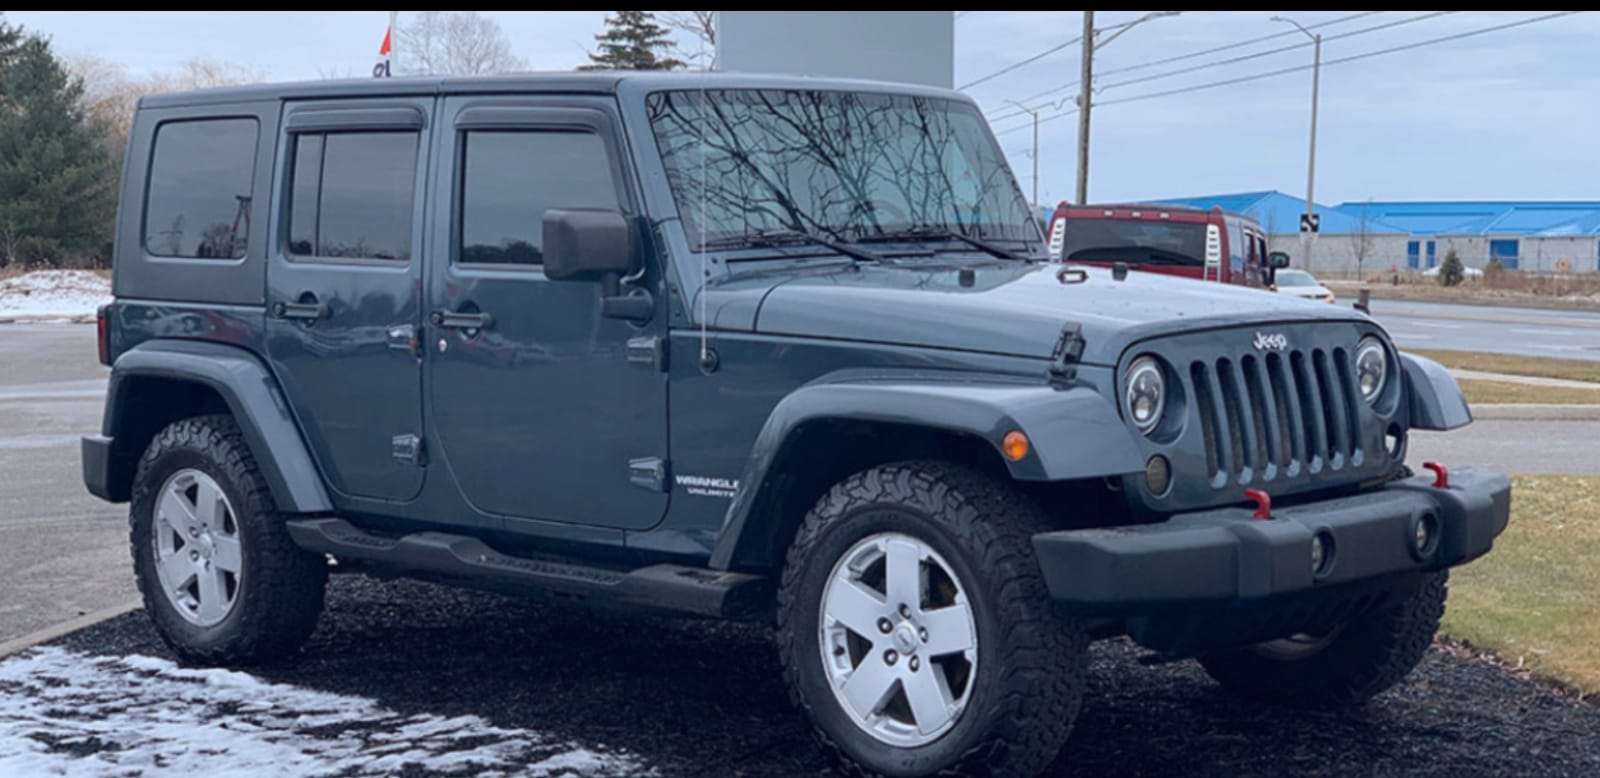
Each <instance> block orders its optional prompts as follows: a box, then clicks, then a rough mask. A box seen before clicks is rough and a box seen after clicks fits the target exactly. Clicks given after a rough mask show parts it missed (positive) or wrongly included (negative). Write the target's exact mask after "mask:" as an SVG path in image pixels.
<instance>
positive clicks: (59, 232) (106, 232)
mask: <svg viewBox="0 0 1600 778" xmlns="http://www.w3.org/2000/svg"><path fill="white" fill-rule="evenodd" d="M16 29H17V28H14V27H11V26H10V25H6V24H5V23H4V22H0V265H14V264H17V263H19V262H21V263H28V264H34V263H40V264H45V265H52V266H54V265H60V264H62V263H64V262H73V263H85V262H86V261H93V260H96V259H103V258H104V256H105V248H106V246H107V245H108V244H109V241H110V237H111V224H112V220H113V214H114V212H115V208H116V203H115V197H116V195H115V191H114V189H115V183H116V176H115V174H114V171H112V170H111V169H110V166H109V164H108V161H107V157H106V151H105V147H104V145H103V144H102V143H101V142H100V138H99V136H98V135H97V134H96V130H95V129H94V128H93V127H92V126H91V125H90V123H89V122H88V121H86V120H85V118H84V116H83V113H82V110H81V109H80V108H79V99H80V97H81V96H82V94H83V83H82V82H81V81H79V80H76V79H73V78H70V77H69V76H68V75H67V72H66V69H65V68H64V67H63V66H62V64H61V62H60V61H58V60H57V59H56V58H55V55H54V54H53V53H52V52H51V50H50V43H49V41H47V40H45V39H44V38H41V37H39V36H37V35H31V36H27V37H24V38H21V41H20V43H18V44H16V46H15V50H14V51H9V52H7V51H6V50H5V43H6V40H7V37H8V36H9V35H10V34H11V33H12V32H13V31H15V30H16Z"/></svg>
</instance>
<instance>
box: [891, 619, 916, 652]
mask: <svg viewBox="0 0 1600 778" xmlns="http://www.w3.org/2000/svg"><path fill="white" fill-rule="evenodd" d="M889 639H890V640H891V641H893V642H894V648H895V650H896V651H899V652H900V653H902V654H906V655H910V654H915V653H917V645H918V644H919V643H920V641H918V640H917V629H916V627H913V626H911V623H910V622H906V621H902V622H900V626H898V627H895V629H894V632H893V633H892V634H891V635H890V636H889Z"/></svg>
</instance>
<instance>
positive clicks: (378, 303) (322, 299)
mask: <svg viewBox="0 0 1600 778" xmlns="http://www.w3.org/2000/svg"><path fill="white" fill-rule="evenodd" d="M431 111H432V100H431V99H383V100H349V101H318V102H303V103H291V104H289V105H288V106H287V108H286V110H285V113H284V117H283V122H282V124H283V126H282V129H281V137H280V139H279V144H278V148H279V152H278V164H277V168H278V171H279V174H278V181H279V182H280V185H279V188H278V189H277V192H278V198H279V203H278V205H279V207H277V208H274V209H273V219H274V227H273V229H272V233H271V234H272V235H273V236H274V240H273V241H272V245H271V249H270V252H269V256H270V259H269V261H268V270H267V280H268V295H267V315H268V319H267V352H268V355H269V358H270V360H271V362H272V366H273V369H274V371H275V372H276V374H277V376H278V380H279V382H280V383H281V384H282V386H283V389H284V392H285V393H286V395H287V397H288V400H289V406H290V408H291V410H292V411H293V413H294V414H295V415H296V416H297V417H298V418H299V421H300V425H301V429H302V430H304V433H305V435H306V442H307V443H308V444H309V445H310V447H311V451H312V454H313V455H314V456H315V457H316V460H317V464H318V465H319V466H320V467H321V468H322V471H323V474H324V476H325V477H326V478H327V481H328V484H329V486H331V487H332V489H333V491H334V492H335V493H336V494H337V495H338V496H340V497H342V498H344V499H345V501H346V502H347V503H348V500H350V499H351V498H366V499H371V500H383V501H389V502H401V501H406V500H409V499H411V498H413V497H415V496H416V495H417V493H418V492H419V491H420V490H421V488H422V480H423V469H422V467H421V464H422V461H421V451H420V435H421V433H422V389H421V372H422V371H421V367H420V362H419V356H418V351H417V349H416V333H417V329H416V328H417V326H418V324H419V323H420V322H421V316H422V314H421V309H420V307H419V306H420V304H421V295H420V288H421V286H420V279H421V267H422V264H423V263H422V256H421V253H420V252H421V248H422V246H423V242H422V226H423V225H422V221H423V220H422V208H421V206H422V202H423V198H422V194H423V188H424V187H423V181H424V175H423V173H424V171H425V170H426V156H427V155H426V151H427V149H428V143H427V140H428V138H427V131H426V127H427V125H428V119H429V116H430V113H431Z"/></svg>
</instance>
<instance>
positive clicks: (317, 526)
mask: <svg viewBox="0 0 1600 778" xmlns="http://www.w3.org/2000/svg"><path fill="white" fill-rule="evenodd" d="M287 525H288V528H289V537H290V538H292V539H293V540H294V542H295V543H296V544H297V545H299V546H300V547H301V548H304V549H306V550H308V551H316V552H319V553H324V554H332V555H333V556H334V557H336V558H338V559H341V560H350V561H362V562H369V563H372V564H375V565H381V566H386V567H390V568H393V569H396V570H397V571H399V572H410V573H416V574H418V575H419V576H425V575H429V574H431V575H433V576H439V577H443V578H445V579H448V580H449V581H450V582H451V583H456V584H460V585H464V586H474V587H479V588H488V589H494V590H497V591H508V590H509V591H513V592H546V593H554V594H557V595H565V596H566V597H569V598H576V599H582V600H591V601H594V602H596V603H600V604H616V605H629V606H637V607H644V608H653V609H658V610H666V611H675V612H678V613H689V614H695V615H700V616H712V617H716V618H725V619H757V618H762V617H764V616H765V615H766V614H767V613H768V611H769V609H770V605H771V602H772V586H771V581H770V580H769V579H767V578H764V577H762V576H757V575H748V574H745V573H732V572H726V571H720V570H706V569H703V568H696V567H684V566H682V565H665V564H663V565H650V566H648V567H641V568H639V569H637V570H631V571H619V570H608V569H604V568H596V567H583V566H580V565H573V564H566V563H562V562H549V561H545V560H542V559H528V558H525V557H515V556H510V555H507V554H502V553H500V552H499V551H495V550H494V549H492V548H490V547H489V546H488V545H487V544H485V543H484V542H483V541H481V540H478V539H477V538H473V537H468V536H466V535H451V534H447V533H444V532H418V533H415V534H411V535H404V536H401V537H398V538H392V537H386V536H383V535H375V534H373V533H370V532H366V531H364V530H362V529H360V528H358V527H356V526H355V525H353V524H351V523H350V522H348V521H345V520H344V519H330V518H323V519H294V520H291V521H289V522H287Z"/></svg>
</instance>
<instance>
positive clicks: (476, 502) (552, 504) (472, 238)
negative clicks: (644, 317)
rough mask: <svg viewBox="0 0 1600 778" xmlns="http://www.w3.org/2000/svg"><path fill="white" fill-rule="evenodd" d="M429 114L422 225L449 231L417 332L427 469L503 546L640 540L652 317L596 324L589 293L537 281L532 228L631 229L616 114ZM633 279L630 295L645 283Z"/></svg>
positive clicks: (578, 100) (574, 100) (652, 397)
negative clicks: (421, 339)
mask: <svg viewBox="0 0 1600 778" xmlns="http://www.w3.org/2000/svg"><path fill="white" fill-rule="evenodd" d="M443 105H444V110H443V113H442V115H441V117H440V122H439V126H440V128H441V132H446V131H447V132H448V133H449V135H448V136H442V137H440V138H438V139H437V140H436V146H435V148H436V149H437V151H436V153H437V154H438V155H439V157H440V159H441V161H446V160H447V162H446V164H444V165H441V171H442V172H441V175H440V176H439V177H438V181H439V191H438V192H436V193H435V195H434V212H435V213H437V214H453V216H452V217H451V220H450V222H449V223H444V221H443V220H442V219H441V220H440V223H439V224H438V225H437V226H436V227H435V228H434V231H433V234H434V241H435V245H437V246H440V247H441V250H440V254H439V255H438V256H437V257H434V258H433V259H434V260H436V261H434V262H433V264H432V268H431V269H430V270H429V285H428V298H429V300H428V305H427V308H428V311H429V316H428V325H427V329H426V332H427V344H426V345H427V350H428V355H427V360H426V363H427V368H426V369H427V371H428V375H427V379H428V400H429V405H428V413H429V419H430V421H429V423H430V425H431V426H432V427H433V428H434V430H435V438H436V439H437V441H438V444H439V445H438V450H439V452H440V453H441V456H442V458H443V462H444V463H445V464H446V465H447V466H448V468H449V472H450V474H451V476H452V477H453V478H454V479H455V481H456V483H457V484H459V486H460V489H461V492H462V494H463V495H464V496H465V498H466V499H467V501H468V502H470V503H471V504H472V505H473V507H475V508H477V509H478V510H479V511H483V512H485V513H489V514H492V515H495V516H500V517H504V518H506V519H507V521H508V527H509V528H511V529H514V530H516V529H523V530H527V531H538V529H537V528H536V527H531V526H525V527H521V528H519V527H518V526H517V522H518V520H521V521H523V522H559V523H563V524H587V525H595V526H603V527H614V528H623V529H642V528H646V527H651V526H653V525H655V524H656V523H657V522H658V521H659V520H660V518H661V516H662V515H663V514H664V513H665V512H666V508H667V491H666V486H667V485H666V482H665V481H666V471H665V468H666V457H667V383H666V374H665V373H664V372H662V370H661V369H660V367H659V364H660V363H658V362H656V361H655V360H654V359H653V356H652V355H653V354H654V353H655V352H654V346H655V345H656V344H658V343H659V342H660V338H661V337H662V336H663V335H664V334H665V332H664V326H665V324H664V320H665V317H664V316H660V315H658V316H657V317H656V318H655V320H654V321H653V322H651V323H650V324H646V325H635V324H631V323H629V322H626V321H622V320H619V319H614V318H607V317H605V316H603V315H602V314H601V311H600V304H599V302H600V286H599V284H596V283H588V282H575V281H552V280H550V279H549V278H547V277H545V274H544V267H543V264H542V259H543V254H542V251H543V231H542V230H543V219H544V214H545V212H546V211H548V210H551V209H581V208H602V209H608V210H622V211H623V212H624V213H638V210H637V208H636V206H634V204H633V203H634V202H635V198H634V195H633V193H632V191H631V187H630V186H629V184H628V180H629V178H628V176H627V175H626V174H625V170H626V168H625V165H626V161H625V156H624V154H623V153H622V149H623V146H622V141H621V133H620V124H619V121H618V118H617V116H616V109H615V101H614V100H613V99H611V98H609V97H606V98H602V97H584V96H522V97H494V96H462V97H450V98H447V99H446V100H445V101H444V104H443ZM646 253H648V252H646ZM647 263H648V260H647ZM641 272H642V274H643V277H642V278H641V279H640V284H639V285H640V286H646V287H648V285H649V284H650V283H653V281H654V279H656V278H658V277H659V274H658V269H656V268H653V267H646V268H644V269H643V270H642V271H641Z"/></svg>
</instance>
